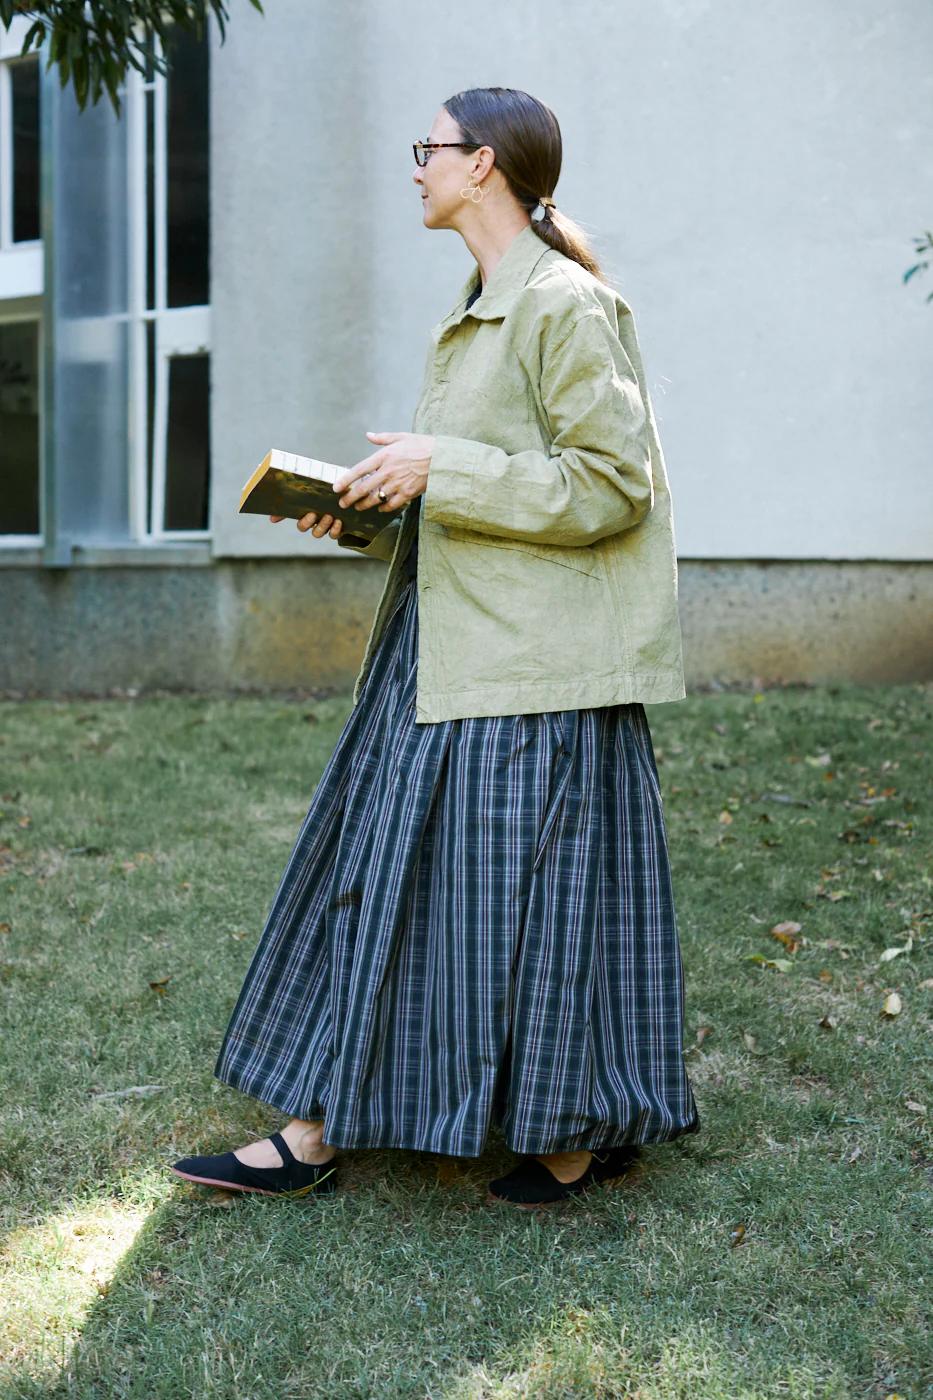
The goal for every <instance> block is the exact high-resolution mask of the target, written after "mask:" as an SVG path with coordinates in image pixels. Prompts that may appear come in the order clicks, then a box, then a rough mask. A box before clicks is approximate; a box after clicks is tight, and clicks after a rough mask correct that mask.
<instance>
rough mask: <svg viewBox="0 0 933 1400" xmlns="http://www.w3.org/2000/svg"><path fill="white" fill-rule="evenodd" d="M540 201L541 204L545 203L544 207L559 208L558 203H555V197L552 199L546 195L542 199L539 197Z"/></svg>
mask: <svg viewBox="0 0 933 1400" xmlns="http://www.w3.org/2000/svg"><path fill="white" fill-rule="evenodd" d="M538 203H539V204H543V205H544V207H545V209H556V208H557V205H556V204H555V203H554V201H553V199H550V198H549V197H548V196H547V195H544V197H543V198H542V199H539V200H538Z"/></svg>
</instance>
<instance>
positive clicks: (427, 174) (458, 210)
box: [412, 107, 493, 228]
mask: <svg viewBox="0 0 933 1400" xmlns="http://www.w3.org/2000/svg"><path fill="white" fill-rule="evenodd" d="M424 139H425V140H426V141H428V142H431V141H462V140H463V136H462V133H461V131H460V128H459V126H458V125H457V123H456V122H455V121H454V119H453V117H452V116H451V115H450V113H449V112H448V111H447V108H446V107H441V109H440V111H439V112H438V113H437V115H436V117H435V118H434V121H433V122H432V123H431V130H430V132H429V133H428V135H427V136H426V137H425V138H424ZM492 155H493V152H492V147H491V146H481V147H480V149H479V150H478V151H463V150H460V149H459V148H457V147H450V146H447V147H444V148H443V149H441V150H439V151H432V152H431V153H430V155H429V156H428V161H427V164H426V165H416V166H415V168H414V171H413V172H412V179H413V180H414V182H415V184H416V185H419V186H420V187H421V188H420V193H421V198H422V206H421V207H422V210H423V221H424V224H425V226H426V227H427V228H457V227H458V226H459V224H460V222H461V220H462V218H463V215H464V213H465V212H466V210H467V209H469V208H471V202H470V200H468V199H462V198H461V197H460V191H461V190H462V189H465V188H466V186H467V185H468V184H469V181H470V175H471V172H472V171H473V170H474V167H476V168H477V175H481V174H482V173H483V170H484V169H485V167H486V165H487V164H488V157H491V156H492Z"/></svg>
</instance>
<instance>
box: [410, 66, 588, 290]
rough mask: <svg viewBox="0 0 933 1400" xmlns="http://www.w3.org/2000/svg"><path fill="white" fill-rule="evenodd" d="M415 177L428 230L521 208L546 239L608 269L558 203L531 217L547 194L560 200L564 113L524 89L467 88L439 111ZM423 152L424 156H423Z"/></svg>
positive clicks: (461, 225) (575, 256) (578, 258)
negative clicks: (434, 146)
mask: <svg viewBox="0 0 933 1400" xmlns="http://www.w3.org/2000/svg"><path fill="white" fill-rule="evenodd" d="M427 142H428V144H429V145H431V144H434V143H442V142H443V143H448V142H451V143H457V144H455V145H446V144H445V145H440V146H439V147H438V149H435V150H433V151H430V152H426V153H425V156H426V164H425V165H423V166H422V165H419V166H417V168H416V170H415V173H414V179H415V181H416V183H417V184H419V185H420V186H421V195H422V199H423V200H424V205H423V208H424V220H425V223H426V225H427V226H428V227H429V228H456V229H458V230H461V231H462V230H464V228H466V227H468V225H469V221H471V220H484V219H492V218H497V217H500V216H501V213H502V207H503V204H506V205H508V212H509V213H510V214H511V213H515V212H518V213H521V214H523V215H524V216H525V217H526V218H528V219H529V221H530V222H531V225H532V227H533V228H534V230H535V232H536V233H537V234H538V236H539V238H541V239H542V240H543V241H544V242H545V243H547V244H548V245H549V246H550V247H552V248H556V249H558V251H559V252H561V253H564V254H565V255H566V256H567V257H569V258H573V260H574V261H575V262H578V263H580V264H581V265H582V266H583V267H585V268H586V269H587V270H588V271H589V272H592V273H593V274H594V275H595V276H596V277H602V276H603V274H602V271H601V270H600V267H599V264H598V262H597V260H596V258H595V256H594V255H593V252H592V250H591V249H590V248H589V247H588V246H587V243H586V239H585V237H584V235H583V232H582V230H581V229H580V228H579V226H578V225H577V224H575V223H574V222H573V220H571V219H569V218H568V217H567V216H566V214H564V213H563V212H562V211H561V210H559V209H557V208H544V210H543V217H540V218H538V217H535V218H532V217H531V216H532V214H534V213H535V211H536V210H537V208H538V203H539V201H540V200H541V199H542V198H551V199H552V198H554V189H555V187H556V185H557V181H558V179H559V178H560V168H561V158H562V146H561V136H560V126H559V125H558V121H557V118H556V117H555V115H554V113H553V112H552V111H551V109H550V107H546V106H545V105H544V103H543V102H539V101H538V100H537V98H534V97H532V96H531V95H530V94H529V93H527V92H522V91H521V90H520V89H518V88H501V87H489V88H467V89H466V90H465V91H463V92H458V93H456V94H455V95H454V96H453V97H449V98H448V99H447V101H446V102H445V103H444V104H443V106H441V108H440V109H439V110H438V112H437V115H436V116H435V118H434V121H433V123H432V124H431V130H430V133H429V135H428V137H427ZM423 158H424V157H423Z"/></svg>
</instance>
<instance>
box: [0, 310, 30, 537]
mask: <svg viewBox="0 0 933 1400" xmlns="http://www.w3.org/2000/svg"><path fill="white" fill-rule="evenodd" d="M38 533H39V323H38V321H13V322H10V321H7V322H0V535H38Z"/></svg>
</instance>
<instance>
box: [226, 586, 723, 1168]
mask: <svg viewBox="0 0 933 1400" xmlns="http://www.w3.org/2000/svg"><path fill="white" fill-rule="evenodd" d="M417 656H418V599H417V586H416V582H415V580H414V578H412V579H411V580H410V581H409V582H408V583H407V584H406V585H405V586H404V588H403V590H402V592H401V594H400V596H399V598H398V600H397V603H396V606H395V609H394V612H393V614H392V616H391V618H390V620H389V622H388V624H387V626H386V628H385V631H384V632H383V634H382V637H381V639H380V641H379V644H378V646H377V649H376V651H375V653H374V655H373V658H372V662H371V666H370V669H369V672H368V674H367V676H366V678H365V680H364V683H363V685H362V687H361V690H360V695H359V698H358V701H357V704H356V705H355V706H354V708H353V710H352V711H351V712H350V715H349V717H348V719H347V721H346V724H345V726H344V728H343V731H342V733H341V735H340V737H339V739H338V741H337V744H336V747H335V748H334V750H333V752H332V754H331V756H330V759H329V760H328V762H327V765H326V767H325V769H324V772H323V774H322V775H321V779H320V782H319V783H318V785H317V787H316V789H315V790H314V793H313V796H312V799H311V805H310V807H309V809H308V814H307V816H306V817H305V819H304V821H303V823H302V825H301V828H300V830H299V832H298V836H297V839H296V841H295V844H294V847H293V849H292V852H291V855H290V856H289V858H288V862H287V864H286V867H285V870H284V873H283V875H282V877H281V880H280V883H279V886H278V889H277V891H276V894H275V897H274V899H273V902H272V907H271V909H270V912H269V915H268V918H267V921H266V925H265V928H264V929H263V932H262V935H261V938H260V940H259V944H258V947H257V948H256V951H255V953H254V955H253V958H252V961H251V963H250V965H249V968H248V970H247V973H246V978H245V981H244V983H243V986H242V989H241V991H240V994H239V997H238V999H237V1001H236V1005H235V1007H234V1009H233V1013H232V1016H231V1018H230V1022H229V1025H228V1027H227V1030H226V1033H225V1035H224V1037H223V1041H222V1044H221V1048H220V1051H219V1055H218V1058H217V1063H216V1066H215V1070H214V1073H215V1075H216V1077H217V1078H218V1079H220V1080H221V1081H222V1082H223V1083H225V1084H229V1085H232V1086H234V1087H235V1088H237V1089H240V1090H242V1091H243V1092H244V1093H247V1094H250V1095H252V1096H254V1097H255V1098H257V1099H259V1100H261V1101H262V1102H264V1103H266V1104H269V1105H272V1106H274V1107H276V1108H278V1109H281V1110H282V1111H283V1112H285V1113H287V1114H290V1115H292V1116H295V1117H298V1118H303V1119H317V1120H319V1119H323V1120H324V1122H325V1140H326V1141H327V1142H329V1143H333V1144H334V1145H335V1146H336V1147H344V1148H354V1147H357V1148H359V1147H401V1148H409V1149H414V1150H418V1151H430V1152H438V1153H449V1154H452V1155H455V1156H461V1157H477V1156H479V1155H480V1154H481V1153H482V1151H483V1149H484V1146H485V1144H486V1140H487V1134H488V1133H489V1130H490V1128H491V1127H493V1126H495V1127H496V1128H497V1129H499V1130H501V1132H502V1134H503V1136H504V1139H505V1141H506V1143H507V1144H508V1146H509V1147H511V1148H512V1149H513V1150H514V1151H515V1152H520V1153H523V1152H524V1153H545V1152H559V1151H571V1150H574V1149H583V1148H589V1149H599V1148H603V1147H606V1146H616V1145H622V1144H628V1143H660V1142H666V1141H669V1140H671V1139H673V1138H676V1137H678V1136H680V1135H681V1134H684V1133H693V1132H697V1131H698V1129H699V1126H700V1120H699V1115H698V1113H697V1108H696V1104H695V1102H694V1098H693V1093H692V1090H691V1086H690V1083H689V1080H688V1078H687V1075H686V1072H685V1066H684V1059H683V1034H682V1028H683V1005H684V986H683V965H682V961H681V953H680V946H679V940H678V933H677V925H676V919H675V910H674V902H673V892H672V885H671V874H670V868H669V864H668V850H667V840H666V833H665V824H664V816H663V811H662V800H661V794H660V790H659V784H658V774H657V769H656V766H655V758H654V752H653V749H652V744H651V737H650V734H649V731H648V724H647V721H646V718H645V712H644V708H643V707H642V705H641V704H618V705H610V706H605V707H599V708H594V709H580V710H559V711H550V712H545V713H538V714H515V715H500V716H492V717H488V716H484V717H476V718H466V719H455V720H447V721H442V722H440V723H436V724H421V723H416V721H415V685H416V679H417Z"/></svg>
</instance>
